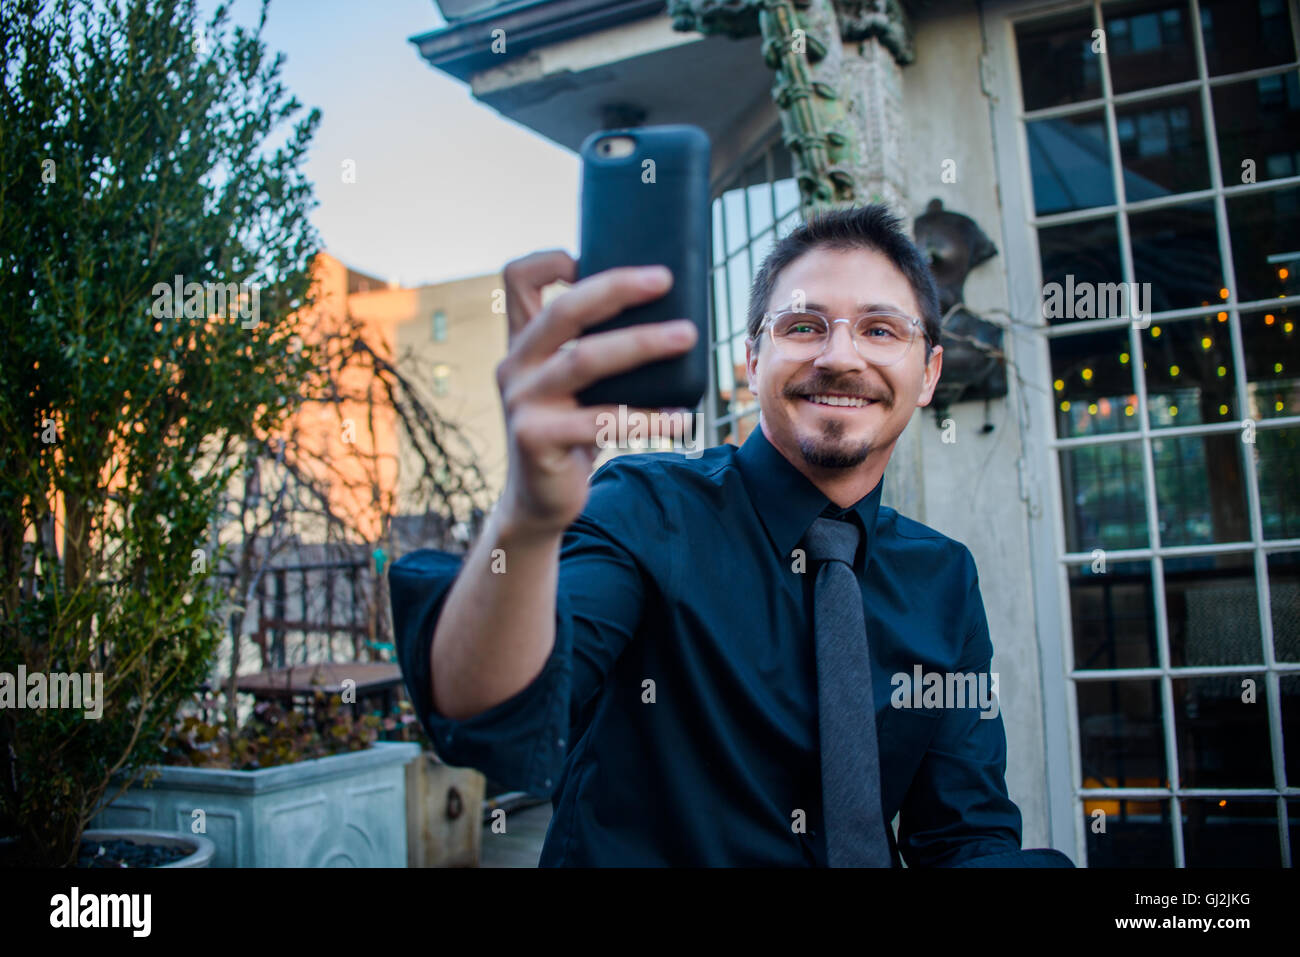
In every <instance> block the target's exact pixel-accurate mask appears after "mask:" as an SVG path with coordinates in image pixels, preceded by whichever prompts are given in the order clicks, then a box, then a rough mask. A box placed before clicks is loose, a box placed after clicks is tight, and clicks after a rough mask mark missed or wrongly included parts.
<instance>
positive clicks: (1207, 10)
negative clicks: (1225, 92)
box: [1201, 0, 1295, 76]
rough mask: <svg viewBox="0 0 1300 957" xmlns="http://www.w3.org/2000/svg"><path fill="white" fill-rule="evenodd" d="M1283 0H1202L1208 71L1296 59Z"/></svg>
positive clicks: (1237, 69)
mask: <svg viewBox="0 0 1300 957" xmlns="http://www.w3.org/2000/svg"><path fill="white" fill-rule="evenodd" d="M1286 8H1287V2H1286V0H1201V34H1202V36H1203V37H1204V41H1205V63H1206V66H1207V67H1208V68H1209V70H1210V75H1211V76H1215V75H1217V74H1220V73H1239V72H1241V71H1242V70H1257V69H1259V68H1260V67H1265V66H1275V65H1276V64H1278V63H1289V62H1291V61H1292V60H1294V59H1295V42H1294V41H1293V39H1292V33H1291V23H1290V18H1289V17H1288V16H1287V9H1286Z"/></svg>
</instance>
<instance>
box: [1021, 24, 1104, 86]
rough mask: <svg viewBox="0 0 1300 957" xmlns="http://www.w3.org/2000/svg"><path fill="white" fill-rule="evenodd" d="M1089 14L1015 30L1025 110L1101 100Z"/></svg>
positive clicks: (1097, 63) (1028, 25) (1098, 69)
mask: <svg viewBox="0 0 1300 957" xmlns="http://www.w3.org/2000/svg"><path fill="white" fill-rule="evenodd" d="M1092 31H1093V22H1092V11H1090V10H1078V11H1074V12H1071V13H1067V14H1065V15H1064V16H1059V17H1050V18H1048V19H1045V20H1034V21H1032V22H1030V23H1021V24H1019V25H1017V27H1016V48H1017V53H1018V57H1019V61H1020V88H1021V93H1022V95H1023V97H1024V101H1025V109H1026V110H1041V109H1043V108H1045V107H1049V106H1060V105H1061V104H1063V103H1077V102H1079V101H1080V100H1095V99H1098V98H1100V97H1101V66H1100V64H1099V59H1098V56H1097V54H1096V53H1093V52H1092V44H1093V36H1092Z"/></svg>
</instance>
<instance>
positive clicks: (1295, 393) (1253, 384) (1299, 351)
mask: <svg viewBox="0 0 1300 957" xmlns="http://www.w3.org/2000/svg"><path fill="white" fill-rule="evenodd" d="M1295 326H1296V321H1295V313H1293V312H1292V311H1290V310H1289V309H1287V308H1286V307H1285V306H1283V307H1282V308H1281V309H1276V308H1275V309H1273V310H1270V311H1267V312H1252V313H1246V314H1244V315H1243V316H1242V317H1241V343H1242V348H1243V350H1244V352H1245V355H1246V383H1247V393H1248V395H1249V396H1250V412H1249V414H1250V417H1251V418H1252V419H1274V418H1277V417H1279V416H1284V415H1300V334H1298V333H1297V332H1296V328H1295Z"/></svg>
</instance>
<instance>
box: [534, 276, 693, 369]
mask: <svg viewBox="0 0 1300 957" xmlns="http://www.w3.org/2000/svg"><path fill="white" fill-rule="evenodd" d="M670 288H672V273H670V272H669V271H668V270H667V268H666V267H653V266H618V267H615V268H613V269H606V270H604V271H603V272H598V273H596V274H595V275H594V276H588V277H587V278H585V279H582V280H579V281H578V282H577V283H575V284H574V286H573V288H572V289H569V290H566V291H565V292H564V293H563V294H562V295H559V296H557V297H556V298H555V299H554V300H552V301H551V303H550V304H549V305H548V306H547V307H546V311H545V314H544V315H541V316H538V317H537V321H536V322H530V323H528V325H527V327H526V328H525V329H524V331H523V332H521V333H520V335H519V339H518V342H517V346H516V348H515V349H512V351H514V352H516V354H517V355H518V356H519V357H520V359H521V360H522V361H523V362H525V363H527V362H529V361H534V362H540V361H542V360H543V359H545V358H546V357H548V356H550V355H551V354H552V353H554V352H555V350H556V349H558V348H560V346H561V345H563V344H564V343H566V342H568V341H569V340H570V339H572V338H574V337H575V336H577V335H579V334H580V333H581V332H582V331H583V330H584V329H589V328H591V327H592V326H595V325H599V324H600V323H602V322H604V321H605V320H606V319H612V318H614V317H615V316H617V315H618V314H619V313H620V312H622V311H623V310H624V309H627V308H629V307H631V306H636V305H640V304H641V303H643V302H650V301H651V300H654V299H658V298H659V297H660V296H662V295H663V294H664V293H666V292H667V291H668V290H669V289H670ZM512 345H513V344H512Z"/></svg>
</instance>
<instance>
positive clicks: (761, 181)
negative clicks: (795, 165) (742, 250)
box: [745, 156, 772, 236]
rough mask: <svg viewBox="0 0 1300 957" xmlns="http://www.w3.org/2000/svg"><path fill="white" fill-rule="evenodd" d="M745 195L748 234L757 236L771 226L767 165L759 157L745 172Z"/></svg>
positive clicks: (770, 190)
mask: <svg viewBox="0 0 1300 957" xmlns="http://www.w3.org/2000/svg"><path fill="white" fill-rule="evenodd" d="M745 195H746V198H747V201H748V203H749V228H750V234H751V235H753V236H757V235H758V234H759V233H761V232H762V231H763V230H765V229H770V228H771V226H772V188H771V187H770V186H769V185H768V183H767V163H766V162H765V161H764V159H763V157H761V156H760V157H759V158H758V161H757V162H756V163H751V164H750V166H749V168H748V169H747V170H745Z"/></svg>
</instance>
